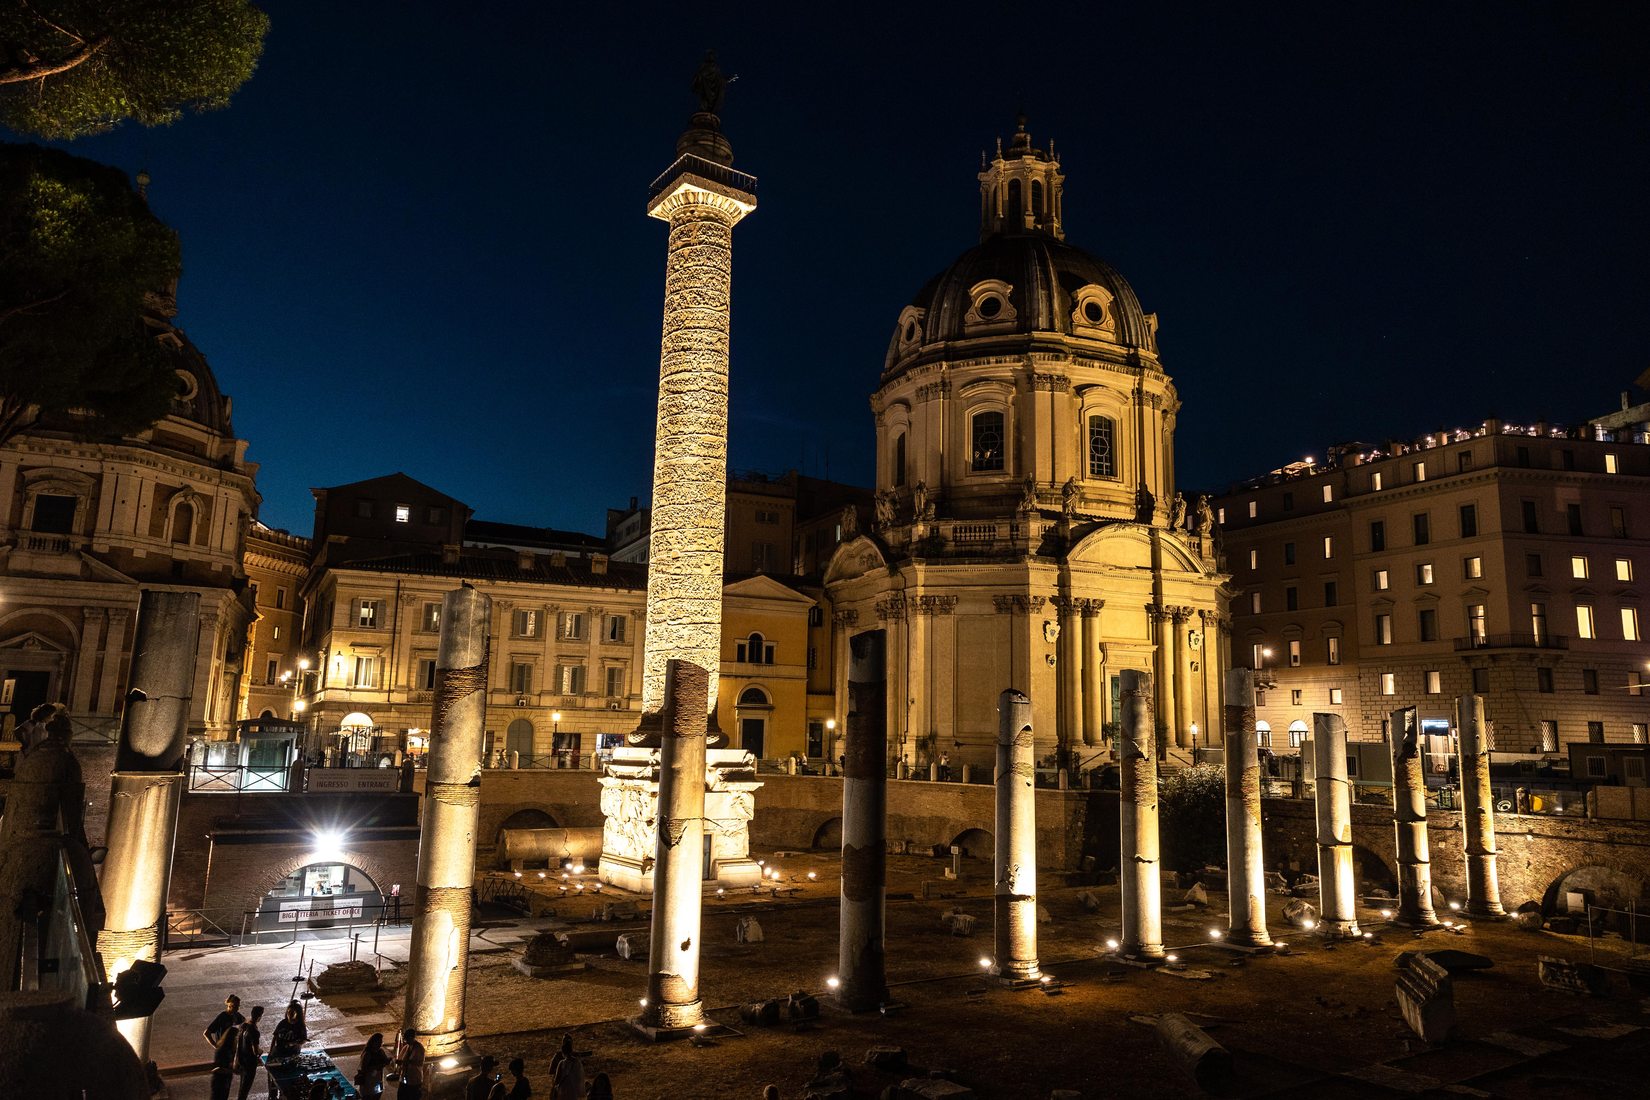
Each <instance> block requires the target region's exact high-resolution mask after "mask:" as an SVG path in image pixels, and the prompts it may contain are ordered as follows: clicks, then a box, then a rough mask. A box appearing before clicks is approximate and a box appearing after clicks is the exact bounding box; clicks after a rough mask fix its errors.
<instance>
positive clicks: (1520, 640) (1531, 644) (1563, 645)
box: [1455, 634, 1570, 653]
mask: <svg viewBox="0 0 1650 1100" xmlns="http://www.w3.org/2000/svg"><path fill="white" fill-rule="evenodd" d="M1569 648H1570V639H1569V638H1567V637H1565V636H1564V635H1563V634H1486V635H1485V636H1484V637H1482V638H1457V639H1455V651H1456V652H1457V653H1466V652H1469V651H1471V650H1476V649H1569Z"/></svg>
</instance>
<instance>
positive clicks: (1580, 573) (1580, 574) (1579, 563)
mask: <svg viewBox="0 0 1650 1100" xmlns="http://www.w3.org/2000/svg"><path fill="white" fill-rule="evenodd" d="M1570 576H1572V577H1574V578H1575V579H1576V580H1578V581H1584V580H1586V579H1587V557H1586V555H1585V554H1571V555H1570Z"/></svg>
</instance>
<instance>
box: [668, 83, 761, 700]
mask: <svg viewBox="0 0 1650 1100" xmlns="http://www.w3.org/2000/svg"><path fill="white" fill-rule="evenodd" d="M719 126H720V124H719V122H718V120H717V118H716V116H715V115H713V114H710V113H708V112H700V113H699V114H696V115H694V116H693V122H692V125H690V127H689V129H688V131H687V132H686V133H685V134H683V135H682V138H681V140H679V141H678V142H677V145H676V148H677V153H678V154H679V155H678V156H677V159H676V161H675V162H674V163H672V164H671V166H670V167H669V168H668V169H666V171H665V173H664V175H662V176H660V177H659V179H658V180H657V181H655V183H654V185H653V188H652V192H651V195H650V198H649V201H648V209H647V212H648V215H649V216H650V217H654V218H658V219H660V220H661V221H665V222H668V223H669V224H670V240H669V244H668V246H667V247H668V252H667V257H666V261H665V309H664V336H663V338H662V340H661V342H660V354H659V410H658V426H657V431H656V434H655V436H654V449H653V518H652V527H651V529H650V538H651V542H650V549H649V552H648V572H647V580H648V583H647V645H646V649H645V655H644V658H643V671H642V711H643V713H644V716H651V717H644V718H643V724H644V726H650V725H653V724H656V723H657V722H658V721H659V718H658V715H659V712H660V710H661V709H662V708H663V706H664V701H665V662H666V661H667V660H669V659H670V658H673V657H674V658H678V659H681V660H684V661H689V662H692V663H693V664H696V665H698V666H699V667H700V668H704V669H708V670H710V693H709V696H708V698H707V700H706V706H707V707H708V708H709V710H708V713H710V714H712V715H714V714H715V711H716V670H717V669H718V668H719V667H720V665H721V654H720V646H721V628H722V538H723V528H724V524H725V520H726V516H725V514H724V513H725V512H726V495H727V472H728V456H727V451H728V321H729V300H730V295H731V287H732V278H733V227H734V226H735V225H737V224H738V223H739V221H740V219H742V218H743V217H745V215H747V214H749V213H750V212H751V211H753V210H755V209H756V180H755V178H754V177H752V176H748V175H746V174H744V173H742V172H736V171H734V170H733V168H732V164H733V151H732V149H731V147H729V146H728V143H727V141H726V139H725V138H723V137H722V135H721V132H720V129H719ZM712 723H714V718H712Z"/></svg>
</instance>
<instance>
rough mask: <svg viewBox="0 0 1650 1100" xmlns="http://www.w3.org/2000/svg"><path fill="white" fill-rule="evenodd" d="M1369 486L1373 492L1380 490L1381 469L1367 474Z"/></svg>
mask: <svg viewBox="0 0 1650 1100" xmlns="http://www.w3.org/2000/svg"><path fill="white" fill-rule="evenodd" d="M1369 488H1370V490H1371V491H1373V492H1377V493H1378V492H1380V491H1381V471H1379V470H1376V471H1375V472H1374V473H1372V474H1370V475H1369Z"/></svg>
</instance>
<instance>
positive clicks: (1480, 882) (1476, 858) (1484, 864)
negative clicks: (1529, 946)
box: [1455, 695, 1507, 917]
mask: <svg viewBox="0 0 1650 1100" xmlns="http://www.w3.org/2000/svg"><path fill="white" fill-rule="evenodd" d="M1455 728H1456V731H1457V733H1456V736H1457V737H1458V738H1459V740H1460V744H1461V841H1462V843H1463V845H1464V846H1465V847H1466V852H1467V913H1468V914H1470V915H1471V916H1475V917H1503V916H1506V913H1507V911H1506V910H1505V909H1503V908H1502V907H1501V882H1500V878H1499V877H1498V874H1497V872H1496V866H1495V857H1496V855H1497V854H1498V852H1497V849H1496V847H1495V812H1494V809H1495V796H1494V794H1493V793H1492V792H1491V791H1490V749H1489V730H1488V727H1487V726H1486V725H1485V722H1484V697H1483V696H1482V695H1462V696H1459V697H1458V698H1457V699H1456V700H1455Z"/></svg>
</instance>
